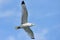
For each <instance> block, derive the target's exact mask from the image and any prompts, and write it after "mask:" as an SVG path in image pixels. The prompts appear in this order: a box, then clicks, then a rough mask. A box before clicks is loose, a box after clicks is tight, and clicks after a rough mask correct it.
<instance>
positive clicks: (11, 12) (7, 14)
mask: <svg viewBox="0 0 60 40" xmlns="http://www.w3.org/2000/svg"><path fill="white" fill-rule="evenodd" d="M16 14H17V11H16V9H12V10H7V11H5V12H0V18H4V17H10V16H13V15H16ZM18 14H19V13H18ZM18 14H17V15H18ZM17 15H16V16H17Z"/></svg>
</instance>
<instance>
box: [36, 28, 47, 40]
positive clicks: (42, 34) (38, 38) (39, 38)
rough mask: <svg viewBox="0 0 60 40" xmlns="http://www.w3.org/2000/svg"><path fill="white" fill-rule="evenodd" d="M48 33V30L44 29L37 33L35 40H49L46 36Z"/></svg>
mask: <svg viewBox="0 0 60 40" xmlns="http://www.w3.org/2000/svg"><path fill="white" fill-rule="evenodd" d="M47 33H48V30H47V29H42V31H41V32H38V33H35V40H47V38H46V36H45V35H46V34H47Z"/></svg>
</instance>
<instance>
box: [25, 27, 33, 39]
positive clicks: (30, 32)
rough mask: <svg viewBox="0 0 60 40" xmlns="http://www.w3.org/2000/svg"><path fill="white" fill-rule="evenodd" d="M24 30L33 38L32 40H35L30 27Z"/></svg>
mask: <svg viewBox="0 0 60 40" xmlns="http://www.w3.org/2000/svg"><path fill="white" fill-rule="evenodd" d="M24 30H25V31H26V32H27V33H28V35H29V36H30V37H31V39H34V34H33V32H32V30H31V29H30V28H29V27H25V28H24Z"/></svg>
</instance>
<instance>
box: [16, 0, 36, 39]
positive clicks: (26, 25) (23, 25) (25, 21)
mask: <svg viewBox="0 0 60 40" xmlns="http://www.w3.org/2000/svg"><path fill="white" fill-rule="evenodd" d="M21 7H22V17H21V25H20V26H17V27H16V29H21V28H22V29H24V30H25V32H27V34H28V35H29V37H30V38H31V39H35V37H34V33H33V31H32V30H31V28H30V27H32V26H34V25H35V24H33V23H29V22H28V12H27V8H26V5H25V2H24V0H23V1H22V2H21Z"/></svg>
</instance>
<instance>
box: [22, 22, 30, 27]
mask: <svg viewBox="0 0 60 40" xmlns="http://www.w3.org/2000/svg"><path fill="white" fill-rule="evenodd" d="M22 26H23V27H26V26H31V23H25V24H22Z"/></svg>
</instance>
